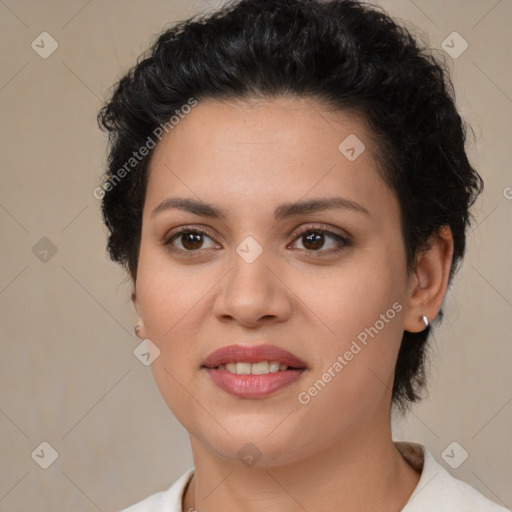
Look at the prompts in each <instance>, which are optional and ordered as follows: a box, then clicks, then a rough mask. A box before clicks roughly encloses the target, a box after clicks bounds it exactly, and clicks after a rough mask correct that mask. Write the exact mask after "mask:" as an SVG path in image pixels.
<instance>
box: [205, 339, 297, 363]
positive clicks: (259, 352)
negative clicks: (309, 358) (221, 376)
mask: <svg viewBox="0 0 512 512" xmlns="http://www.w3.org/2000/svg"><path fill="white" fill-rule="evenodd" d="M260 361H279V362H280V363H283V364H285V365H286V366H288V367H291V368H306V364H305V363H304V362H303V361H301V360H300V359H299V358H298V357H297V356H295V355H294V354H292V353H291V352H288V350H284V349H283V348H279V347H276V346H274V345H270V344H264V345H228V346H226V347H222V348H219V349H218V350H215V351H214V352H212V353H211V354H210V355H209V356H208V357H207V358H206V359H205V360H204V361H203V366H204V367H206V368H216V367H217V366H219V365H221V364H226V363H238V362H240V363H258V362H260Z"/></svg>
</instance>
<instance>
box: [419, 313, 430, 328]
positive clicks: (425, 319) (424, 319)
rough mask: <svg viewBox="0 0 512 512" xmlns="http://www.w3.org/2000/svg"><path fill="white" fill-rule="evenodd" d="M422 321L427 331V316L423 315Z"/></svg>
mask: <svg viewBox="0 0 512 512" xmlns="http://www.w3.org/2000/svg"><path fill="white" fill-rule="evenodd" d="M421 319H422V320H423V323H424V324H425V329H426V328H427V327H428V318H427V317H426V316H425V315H423V316H422V317H421Z"/></svg>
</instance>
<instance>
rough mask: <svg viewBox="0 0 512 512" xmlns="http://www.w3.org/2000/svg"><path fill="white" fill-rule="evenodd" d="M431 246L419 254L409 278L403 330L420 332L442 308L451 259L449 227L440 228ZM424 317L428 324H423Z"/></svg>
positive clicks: (430, 240)
mask: <svg viewBox="0 0 512 512" xmlns="http://www.w3.org/2000/svg"><path fill="white" fill-rule="evenodd" d="M429 244H430V247H429V248H428V249H427V250H425V251H423V252H421V253H420V254H419V255H418V258H417V262H416V270H415V272H414V274H413V275H412V276H411V282H410V291H409V294H410V296H409V301H408V304H407V313H406V316H405V322H404V330H406V331H409V332H420V331H423V330H424V329H426V327H428V323H427V322H428V321H429V320H430V321H432V320H433V319H434V318H435V317H436V316H437V314H438V313H439V310H440V309H441V306H442V303H443V300H444V297H445V294H446V290H447V288H448V279H449V274H450V268H451V263H452V257H453V237H452V232H451V230H450V228H449V226H443V227H442V228H440V229H439V231H437V232H436V233H435V234H433V235H432V236H431V237H430V238H429ZM424 317H426V319H427V322H425V319H424Z"/></svg>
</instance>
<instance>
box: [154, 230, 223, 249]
mask: <svg viewBox="0 0 512 512" xmlns="http://www.w3.org/2000/svg"><path fill="white" fill-rule="evenodd" d="M205 238H208V239H210V240H211V241H212V242H213V240H212V238H211V236H210V234H209V233H208V231H206V230H204V229H199V228H194V229H192V228H187V227H183V228H181V229H180V230H179V231H175V232H173V234H172V235H170V236H168V237H167V238H166V240H165V241H164V245H165V246H166V247H167V248H168V249H169V250H170V251H171V252H197V251H198V250H199V249H215V248H217V249H219V248H220V245H219V244H217V243H215V242H213V244H211V245H210V247H203V244H204V243H205V241H204V239H205ZM175 242H179V243H180V244H181V247H177V246H176V245H175Z"/></svg>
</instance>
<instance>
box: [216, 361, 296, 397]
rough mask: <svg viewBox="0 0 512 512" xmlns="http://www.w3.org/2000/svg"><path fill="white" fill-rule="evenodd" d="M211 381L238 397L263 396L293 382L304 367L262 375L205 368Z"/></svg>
mask: <svg viewBox="0 0 512 512" xmlns="http://www.w3.org/2000/svg"><path fill="white" fill-rule="evenodd" d="M206 371H207V372H208V374H209V375H210V377H211V379H212V381H213V382H214V383H215V384H216V385H217V386H219V388H221V389H223V390H224V391H226V392H227V393H229V394H231V395H234V396H236V397H239V398H265V397H266V396H268V395H270V394H272V393H274V392H276V391H277V390H279V389H281V388H284V387H285V386H288V385H290V384H292V383H293V382H295V381H296V380H297V379H299V378H300V376H301V375H302V374H303V373H304V372H305V371H306V370H305V369H304V368H302V369H297V370H286V371H279V372H275V373H266V374H263V375H237V374H236V373H231V372H228V371H227V370H215V369H213V368H206Z"/></svg>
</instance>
